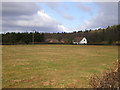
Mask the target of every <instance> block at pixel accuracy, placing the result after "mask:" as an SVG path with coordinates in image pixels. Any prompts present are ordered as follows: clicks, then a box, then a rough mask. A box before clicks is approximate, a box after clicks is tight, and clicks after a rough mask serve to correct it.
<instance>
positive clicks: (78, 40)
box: [73, 37, 87, 44]
mask: <svg viewBox="0 0 120 90" xmlns="http://www.w3.org/2000/svg"><path fill="white" fill-rule="evenodd" d="M73 44H87V39H86V38H85V37H75V38H74V40H73Z"/></svg>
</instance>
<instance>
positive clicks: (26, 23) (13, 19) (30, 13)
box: [2, 2, 62, 32]
mask: <svg viewBox="0 0 120 90" xmlns="http://www.w3.org/2000/svg"><path fill="white" fill-rule="evenodd" d="M38 11H39V12H40V13H41V14H40V15H38ZM58 24H60V23H59V22H57V21H56V20H54V19H53V18H52V17H50V16H48V15H47V14H46V13H44V12H42V11H41V8H40V9H39V8H38V6H37V4H35V3H31V2H29V3H27V2H21V3H20V2H17V3H15V2H9V3H3V4H2V32H8V31H10V32H11V31H13V32H15V31H17V32H20V31H22V32H24V31H31V30H33V29H36V30H37V31H40V32H56V31H62V30H59V29H58V27H57V26H58Z"/></svg>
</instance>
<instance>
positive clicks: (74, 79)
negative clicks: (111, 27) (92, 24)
mask: <svg viewBox="0 0 120 90" xmlns="http://www.w3.org/2000/svg"><path fill="white" fill-rule="evenodd" d="M2 49H3V53H2V55H3V60H2V63H3V66H2V70H3V73H2V75H3V81H2V83H3V85H2V86H3V87H4V88H64V87H65V88H67V87H69V88H72V87H76V88H88V87H90V86H89V84H88V78H89V77H90V76H91V75H93V74H100V73H101V72H103V71H106V70H108V66H109V65H111V64H112V63H113V62H114V61H116V60H117V56H118V49H117V46H89V45H85V46H84V45H4V46H3V48H2Z"/></svg>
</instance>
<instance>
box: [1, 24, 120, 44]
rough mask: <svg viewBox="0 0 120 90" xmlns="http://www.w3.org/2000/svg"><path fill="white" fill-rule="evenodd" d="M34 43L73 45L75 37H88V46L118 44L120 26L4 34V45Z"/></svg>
mask: <svg viewBox="0 0 120 90" xmlns="http://www.w3.org/2000/svg"><path fill="white" fill-rule="evenodd" d="M33 35H34V42H35V43H37V42H39V43H41V42H42V43H45V40H46V39H57V40H64V41H66V42H67V43H68V44H71V43H72V41H73V40H74V38H75V37H77V36H81V37H86V38H87V40H88V44H118V41H119V40H120V37H119V35H120V25H114V26H108V27H107V28H104V29H101V28H99V29H96V30H85V31H82V30H81V31H78V32H76V31H74V32H72V33H66V32H62V33H59V32H58V33H39V32H35V33H32V32H30V33H28V32H24V33H19V32H18V33H15V32H12V33H9V32H8V33H4V34H2V44H32V42H33Z"/></svg>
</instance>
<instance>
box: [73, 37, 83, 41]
mask: <svg viewBox="0 0 120 90" xmlns="http://www.w3.org/2000/svg"><path fill="white" fill-rule="evenodd" d="M82 39H83V37H75V38H74V42H80V41H81V40H82Z"/></svg>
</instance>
